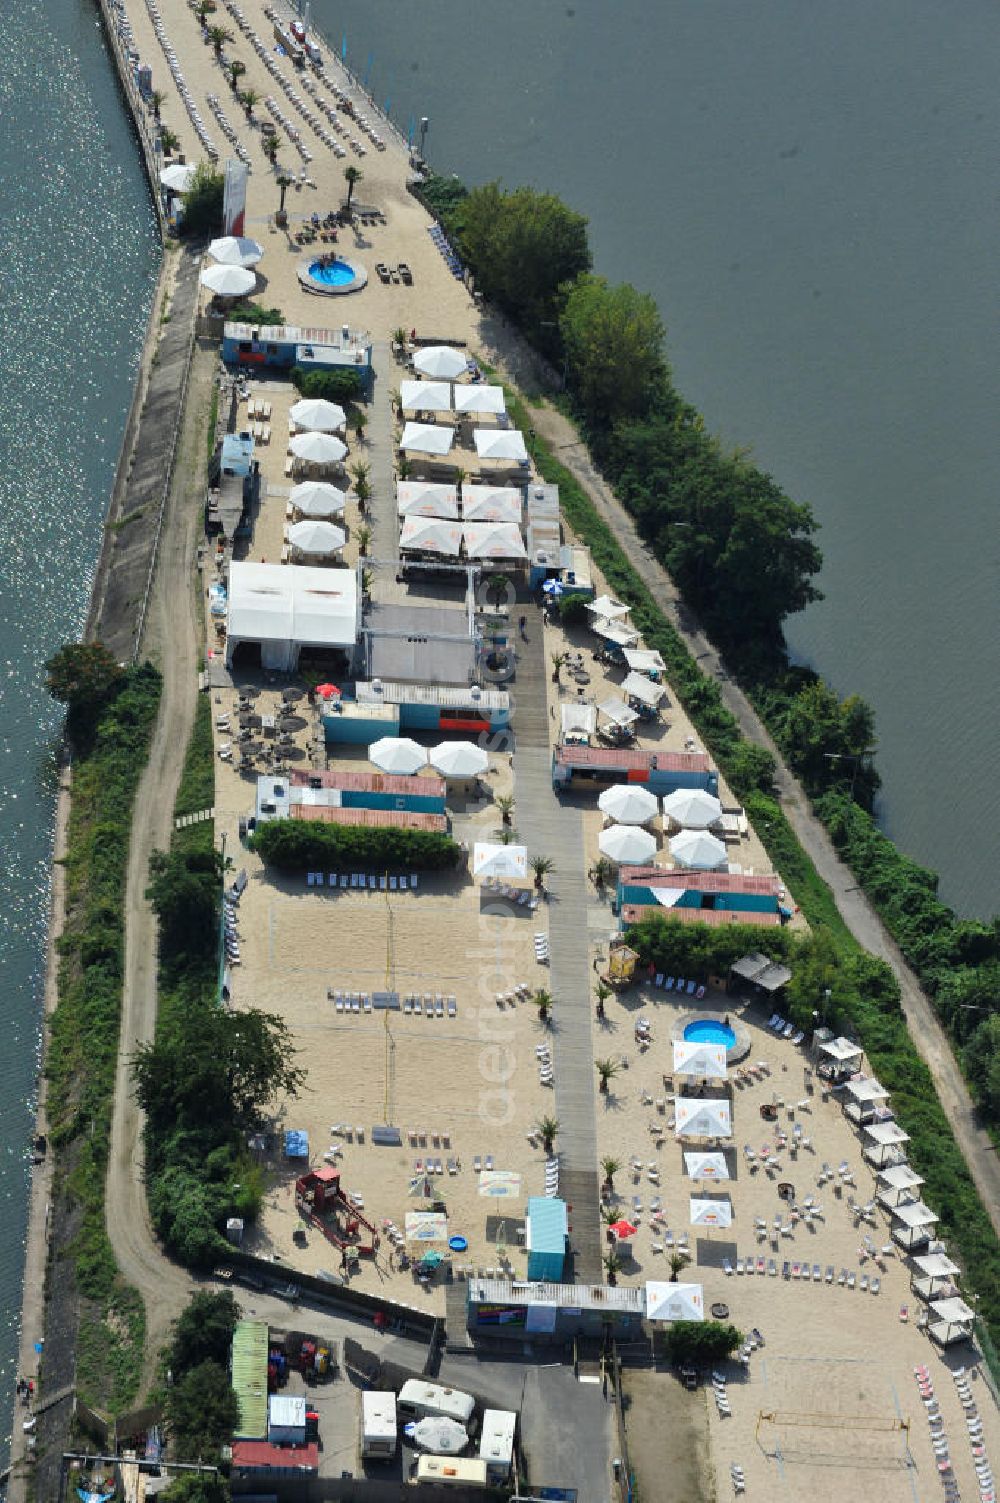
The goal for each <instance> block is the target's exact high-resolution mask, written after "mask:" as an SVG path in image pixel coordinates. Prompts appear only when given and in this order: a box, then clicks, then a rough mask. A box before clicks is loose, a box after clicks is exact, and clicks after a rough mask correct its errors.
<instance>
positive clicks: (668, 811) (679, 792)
mask: <svg viewBox="0 0 1000 1503" xmlns="http://www.w3.org/2000/svg"><path fill="white" fill-rule="evenodd" d="M663 813H664V815H665V817H666V818H667V819H671V820H673V822H674V824H675V825H680V826H681V827H682V828H683V829H685V830H707V829H708V827H709V825H714V824H716V823H717V821H718V820H720V819H721V818H722V804H721V802H720V801H719V799H717V798H716V797H715V795H714V794H712V793H706V792H705V790H704V788H675V789H674V791H673V793H668V794H667V796H666V798H665V799H664V800H663Z"/></svg>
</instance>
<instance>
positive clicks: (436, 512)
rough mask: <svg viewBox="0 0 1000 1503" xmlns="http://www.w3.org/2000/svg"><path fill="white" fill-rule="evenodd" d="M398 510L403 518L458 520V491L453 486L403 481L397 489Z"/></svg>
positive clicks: (420, 481)
mask: <svg viewBox="0 0 1000 1503" xmlns="http://www.w3.org/2000/svg"><path fill="white" fill-rule="evenodd" d="M396 510H397V511H398V512H399V515H400V516H401V517H443V518H445V519H446V520H451V521H455V520H457V518H458V491H457V490H456V489H455V487H454V486H453V485H432V484H431V483H430V482H429V481H424V480H401V481H400V483H399V485H398V486H397V487H396Z"/></svg>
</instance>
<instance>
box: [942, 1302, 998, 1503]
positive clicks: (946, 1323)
mask: <svg viewBox="0 0 1000 1503" xmlns="http://www.w3.org/2000/svg"><path fill="white" fill-rule="evenodd" d="M930 1314H931V1324H930V1326H929V1327H928V1331H927V1334H928V1336H931V1337H933V1339H934V1340H935V1341H937V1342H938V1343H940V1345H941V1346H951V1345H952V1343H953V1342H956V1341H967V1340H968V1339H969V1337H970V1336H971V1335H972V1323H973V1321H974V1320H975V1318H976V1312H975V1310H970V1308H969V1306H968V1305H967V1304H966V1303H965V1300H964V1299H959V1297H958V1295H957V1294H954V1295H952V1296H951V1298H950V1299H938V1300H934V1302H933V1303H932V1304H931V1307H930ZM992 1491H993V1489H992V1487H991V1488H990V1493H992ZM984 1496H985V1494H984Z"/></svg>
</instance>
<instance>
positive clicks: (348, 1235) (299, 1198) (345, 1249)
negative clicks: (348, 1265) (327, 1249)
mask: <svg viewBox="0 0 1000 1503" xmlns="http://www.w3.org/2000/svg"><path fill="white" fill-rule="evenodd" d="M295 1208H296V1210H297V1211H298V1213H299V1215H300V1216H302V1217H303V1219H304V1220H305V1221H308V1222H309V1223H310V1225H312V1226H315V1227H317V1228H318V1229H319V1230H320V1231H321V1232H322V1233H323V1236H324V1237H325V1238H326V1240H327V1241H328V1242H332V1243H333V1245H334V1247H335V1248H336V1249H337V1251H338V1252H340V1253H342V1254H343V1255H344V1257H345V1258H347V1257H349V1256H350V1255H352V1254H354V1255H356V1256H358V1257H365V1258H374V1256H375V1253H376V1250H377V1248H378V1245H379V1237H378V1233H377V1232H376V1230H375V1228H374V1226H373V1225H372V1223H371V1222H370V1221H369V1220H368V1218H367V1217H366V1216H365V1215H364V1214H363V1213H362V1211H361V1210H360V1209H359V1208H358V1207H357V1206H356V1205H354V1204H353V1203H352V1201H351V1199H350V1197H349V1196H347V1195H346V1194H345V1193H344V1191H343V1190H342V1189H341V1187H340V1171H339V1170H338V1169H331V1168H322V1169H310V1170H309V1172H308V1173H307V1174H303V1175H301V1176H300V1177H299V1178H298V1179H297V1180H296V1181H295ZM364 1232H367V1233H368V1234H369V1239H368V1240H367V1241H366V1240H364Z"/></svg>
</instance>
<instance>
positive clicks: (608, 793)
mask: <svg viewBox="0 0 1000 1503" xmlns="http://www.w3.org/2000/svg"><path fill="white" fill-rule="evenodd" d="M597 805H598V808H599V809H600V810H601V812H602V813H603V814H606V815H607V816H608V818H609V819H616V820H617V821H618V823H619V824H622V825H644V824H646V822H647V821H648V820H650V819H654V818H655V817H656V813H657V810H658V808H659V803H658V800H657V797H656V794H655V793H650V792H649V790H648V788H640V787H639V786H638V785H637V784H635V783H615V784H614V786H613V787H611V788H605V790H604V792H603V793H602V794H601V796H600V798H599V799H598V800H597Z"/></svg>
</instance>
